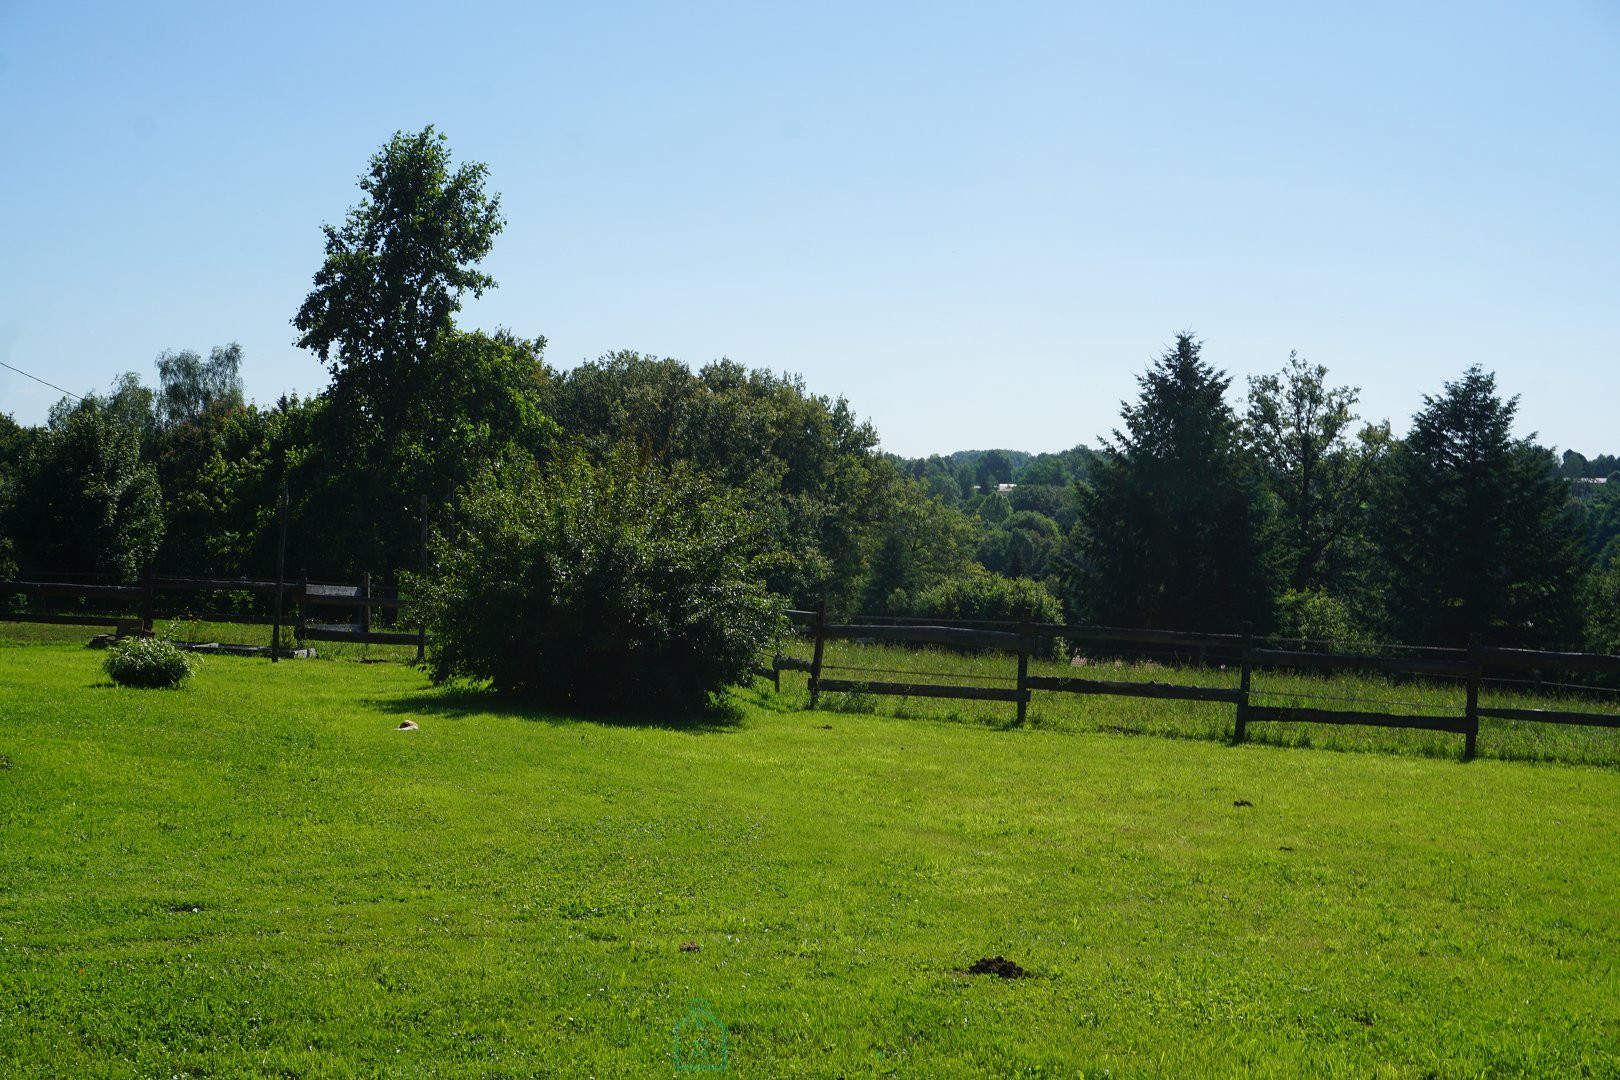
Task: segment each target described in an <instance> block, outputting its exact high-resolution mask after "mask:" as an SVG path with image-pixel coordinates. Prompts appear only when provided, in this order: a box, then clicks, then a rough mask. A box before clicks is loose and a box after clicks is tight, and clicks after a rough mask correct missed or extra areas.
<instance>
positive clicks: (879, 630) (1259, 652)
mask: <svg viewBox="0 0 1620 1080" xmlns="http://www.w3.org/2000/svg"><path fill="white" fill-rule="evenodd" d="M788 618H789V620H790V622H791V623H792V624H794V625H795V626H797V627H798V628H800V629H801V630H802V631H803V632H805V633H806V634H808V635H809V636H810V637H811V638H812V639H813V651H812V655H811V658H810V659H809V660H805V659H803V658H802V657H795V656H789V655H787V654H785V653H782V652H778V653H777V654H776V657H775V659H774V661H773V662H772V665H771V676H772V677H773V678H774V679H775V681H776V685H777V687H778V688H780V687H781V681H782V672H784V671H803V672H805V673H807V674H808V675H809V693H810V702H809V704H810V707H811V708H815V707H816V706H817V705H818V704H819V701H820V695H821V693H822V692H823V691H827V692H838V693H865V694H878V695H893V696H901V697H931V698H962V699H968V700H979V701H1004V702H1010V703H1015V704H1016V705H1017V709H1018V713H1017V722H1018V723H1023V722H1024V720H1025V718H1026V710H1027V707H1028V704H1029V702H1030V700H1031V695H1032V694H1033V693H1035V692H1037V691H1039V692H1044V693H1062V694H1094V695H1113V696H1119V697H1136V698H1157V699H1161V700H1168V701H1202V702H1215V703H1219V704H1226V705H1231V706H1233V707H1234V709H1235V717H1234V723H1233V732H1232V734H1233V740H1234V741H1235V742H1243V741H1244V740H1245V739H1246V738H1247V734H1248V725H1249V724H1251V723H1309V724H1344V725H1364V726H1376V727H1388V728H1405V729H1412V730H1420V731H1440V732H1446V733H1449V734H1455V735H1461V736H1463V740H1464V743H1463V757H1464V758H1472V757H1474V756H1475V754H1476V752H1477V750H1478V738H1479V721H1480V719H1481V718H1482V717H1483V718H1490V719H1500V720H1514V721H1529V722H1535V723H1548V724H1575V725H1585V726H1591V727H1607V728H1620V715H1617V714H1614V713H1604V712H1581V711H1576V710H1573V709H1528V708H1505V707H1496V706H1488V705H1481V704H1480V703H1479V693H1480V686H1481V683H1482V681H1483V680H1484V673H1485V672H1486V671H1487V670H1493V669H1500V668H1512V669H1530V670H1533V671H1535V672H1536V673H1537V679H1538V680H1539V677H1540V672H1541V671H1542V670H1552V669H1558V670H1569V671H1584V672H1596V673H1600V674H1620V656H1607V655H1602V654H1596V653H1572V652H1543V651H1536V650H1529V649H1505V648H1497V647H1488V646H1485V645H1482V644H1480V643H1479V642H1478V641H1475V642H1473V643H1472V644H1470V645H1469V647H1468V648H1466V649H1441V648H1427V647H1424V648H1413V647H1407V646H1400V647H1399V648H1401V649H1403V650H1404V651H1406V652H1407V655H1395V656H1385V655H1374V654H1370V653H1350V652H1311V651H1307V650H1303V649H1274V648H1262V647H1257V646H1256V644H1255V642H1254V638H1253V636H1252V635H1251V634H1248V633H1240V634H1197V633H1184V632H1181V631H1171V630H1138V629H1130V628H1122V627H1103V626H1074V625H1067V624H1057V623H1035V622H988V621H966V620H963V621H957V620H939V619H934V620H927V621H922V620H909V621H906V620H898V619H879V618H875V617H869V616H861V617H859V621H855V622H844V623H835V622H829V621H827V619H826V615H825V612H823V611H803V610H794V611H789V612H788ZM1056 638H1061V639H1063V640H1065V641H1067V642H1070V643H1074V644H1078V643H1086V644H1092V645H1106V646H1118V645H1129V646H1168V647H1171V648H1173V649H1174V650H1176V652H1177V654H1178V655H1191V656H1193V657H1195V658H1196V660H1197V661H1198V662H1200V663H1202V662H1204V661H1206V660H1207V659H1208V658H1210V657H1229V658H1230V659H1231V661H1232V662H1234V663H1235V664H1237V665H1238V668H1239V681H1238V686H1237V688H1236V689H1233V688H1231V687H1220V686H1197V685H1186V684H1180V683H1168V682H1141V681H1134V680H1120V679H1105V678H1098V677H1092V676H1085V675H1067V676H1051V675H1031V674H1029V658H1030V656H1031V655H1032V654H1033V653H1035V652H1037V651H1039V650H1040V649H1041V648H1042V644H1043V643H1046V642H1050V641H1052V640H1053V639H1056ZM839 639H842V640H851V641H855V642H858V643H874V644H875V643H877V642H885V643H894V644H906V645H938V646H945V647H947V648H961V649H974V650H989V651H999V652H1004V653H1012V654H1015V655H1016V657H1017V665H1018V666H1017V676H1016V678H1015V679H1012V680H1009V681H1012V682H1013V683H1014V685H1012V686H1010V687H1009V686H995V687H991V686H977V685H971V684H968V683H964V682H954V683H943V682H933V683H919V682H878V681H867V680H861V679H850V678H828V677H826V675H825V674H824V671H825V670H826V669H827V668H828V665H827V664H826V663H825V657H826V643H827V641H829V640H839ZM1379 647H1380V648H1385V647H1387V648H1396V646H1379ZM833 670H835V671H837V670H860V669H839V668H836V667H834V668H833ZM871 670H874V671H877V670H879V669H871ZM1285 670H1312V671H1358V672H1377V673H1379V674H1383V675H1389V676H1394V677H1412V678H1425V677H1426V678H1435V679H1453V680H1457V681H1458V682H1460V683H1461V686H1460V689H1461V691H1462V693H1461V697H1462V700H1461V701H1459V702H1458V703H1457V704H1456V705H1455V706H1454V707H1453V708H1455V715H1424V714H1420V713H1400V712H1390V711H1387V710H1365V709H1353V708H1347V709H1324V708H1318V707H1315V706H1299V705H1273V704H1256V703H1255V702H1254V700H1253V699H1254V698H1256V697H1261V698H1264V697H1266V696H1267V695H1266V693H1265V692H1264V691H1257V690H1255V688H1254V676H1255V673H1256V672H1264V671H1285ZM913 674H921V673H913ZM981 678H991V677H990V676H981ZM1588 689H1590V688H1588ZM1350 704H1357V703H1356V702H1350ZM1362 704H1366V703H1362ZM1434 708H1438V709H1445V708H1447V707H1446V706H1436V707H1434Z"/></svg>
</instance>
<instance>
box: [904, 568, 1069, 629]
mask: <svg viewBox="0 0 1620 1080" xmlns="http://www.w3.org/2000/svg"><path fill="white" fill-rule="evenodd" d="M896 614H902V615H912V616H925V617H927V618H932V619H975V620H983V621H991V622H1018V621H1022V620H1024V619H1028V620H1030V621H1031V622H1040V623H1057V622H1062V621H1063V605H1062V604H1060V603H1059V602H1058V599H1057V597H1055V596H1053V595H1052V593H1051V591H1050V590H1048V589H1047V588H1046V586H1044V585H1042V584H1041V583H1040V582H1038V581H1031V580H1030V579H1029V578H1007V577H1002V576H1001V575H1000V574H992V573H988V572H987V571H984V570H981V569H979V568H977V567H974V568H973V569H971V570H969V571H968V572H967V573H964V574H961V575H959V576H957V577H953V578H951V579H949V580H947V581H943V582H941V583H939V584H938V585H935V586H933V587H932V588H929V589H924V590H922V591H921V592H919V593H917V594H916V595H915V596H913V597H912V598H911V602H910V604H908V605H907V607H906V610H905V611H903V612H897V613H896Z"/></svg>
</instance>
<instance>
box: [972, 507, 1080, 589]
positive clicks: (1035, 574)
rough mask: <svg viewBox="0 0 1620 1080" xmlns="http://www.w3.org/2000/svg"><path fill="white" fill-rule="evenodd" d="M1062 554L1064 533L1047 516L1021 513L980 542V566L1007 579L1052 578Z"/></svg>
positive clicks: (989, 533) (991, 531)
mask: <svg viewBox="0 0 1620 1080" xmlns="http://www.w3.org/2000/svg"><path fill="white" fill-rule="evenodd" d="M1062 550H1063V533H1062V532H1061V531H1060V530H1059V529H1058V526H1057V522H1055V521H1053V520H1052V519H1051V518H1049V517H1047V516H1046V515H1045V514H1037V513H1035V512H1033V511H1029V510H1021V511H1019V512H1018V513H1015V514H1013V515H1012V516H1011V517H1009V518H1008V519H1007V520H1006V521H1004V522H1002V523H1001V524H1000V525H999V526H997V527H996V528H993V529H990V530H989V531H988V532H986V533H985V535H984V538H983V539H982V540H981V541H980V542H979V563H980V564H981V565H982V566H983V567H984V568H985V569H986V570H989V571H991V572H993V573H997V574H1004V575H1006V576H1007V577H1015V578H1016V577H1031V578H1035V579H1036V580H1037V581H1043V580H1045V579H1046V578H1047V577H1049V576H1050V575H1051V573H1052V571H1053V569H1054V567H1055V564H1056V560H1057V558H1058V556H1059V555H1060V554H1061V553H1062Z"/></svg>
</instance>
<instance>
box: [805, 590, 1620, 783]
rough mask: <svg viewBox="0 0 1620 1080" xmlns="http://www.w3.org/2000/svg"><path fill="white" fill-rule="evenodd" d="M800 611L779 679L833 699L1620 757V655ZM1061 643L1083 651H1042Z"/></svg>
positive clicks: (817, 701) (1089, 723)
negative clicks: (843, 617) (1338, 644)
mask: <svg viewBox="0 0 1620 1080" xmlns="http://www.w3.org/2000/svg"><path fill="white" fill-rule="evenodd" d="M793 617H794V621H795V624H796V626H797V628H798V630H799V636H798V637H797V638H796V639H795V640H794V642H792V643H791V644H789V645H788V646H786V647H785V648H784V649H783V650H781V651H780V652H779V654H778V656H777V658H776V661H775V664H774V665H773V668H774V675H775V677H776V680H777V683H778V685H779V686H780V685H781V682H782V674H783V672H803V673H804V674H805V676H806V679H805V682H804V691H803V693H804V701H805V703H806V704H808V705H814V706H820V707H822V708H828V709H833V710H839V709H850V710H860V711H869V710H870V711H889V712H891V713H894V714H896V715H929V716H939V717H946V718H951V719H960V720H968V721H971V722H981V723H990V724H997V725H1001V726H1015V725H1017V724H1020V723H1031V724H1039V725H1047V726H1053V727H1061V728H1069V729H1075V730H1109V731H1123V732H1130V733H1138V732H1140V733H1149V732H1151V733H1154V734H1161V735H1171V736H1182V737H1195V738H1213V739H1232V740H1234V741H1246V740H1254V741H1260V742H1265V743H1272V744H1281V745H1322V746H1334V747H1340V748H1345V749H1352V748H1365V749H1390V750H1405V751H1408V752H1410V751H1412V750H1416V751H1417V752H1420V753H1425V754H1431V755H1435V756H1442V755H1455V754H1458V753H1459V752H1460V753H1461V755H1462V756H1463V757H1464V758H1468V757H1472V756H1475V755H1476V754H1483V755H1485V756H1490V757H1508V758H1515V759H1521V760H1524V759H1529V760H1564V761H1581V762H1589V763H1593V764H1605V765H1613V764H1620V732H1617V731H1616V729H1620V692H1617V691H1616V690H1615V689H1614V687H1613V686H1612V685H1606V684H1605V682H1604V681H1595V680H1607V681H1608V682H1609V683H1612V682H1613V681H1614V678H1615V676H1617V675H1620V657H1613V656H1600V655H1594V654H1580V653H1556V652H1534V651H1529V650H1516V649H1495V648H1488V647H1485V646H1482V645H1479V644H1478V643H1477V642H1476V643H1474V644H1472V645H1471V646H1470V647H1469V648H1467V649H1430V648H1421V649H1420V648H1410V647H1403V646H1379V647H1377V648H1376V649H1374V648H1371V647H1361V649H1360V651H1357V652H1354V653H1351V652H1334V651H1329V650H1328V649H1321V650H1319V651H1310V650H1308V649H1306V648H1304V647H1302V646H1307V645H1311V644H1320V643H1308V642H1298V641H1288V642H1284V641H1277V640H1259V639H1254V638H1251V637H1249V636H1247V635H1200V634H1180V633H1173V632H1168V631H1142V630H1127V629H1113V628H1101V627H1082V626H1056V625H1044V624H1028V623H1025V624H1008V623H1000V624H992V623H974V624H966V623H939V622H934V623H920V622H918V621H911V622H906V621H901V620H881V621H879V620H866V619H857V620H855V621H854V622H850V623H831V622H828V621H827V620H826V619H825V618H824V617H823V616H822V615H821V614H820V613H817V612H795V613H793ZM1053 639H1061V640H1063V641H1065V642H1067V643H1068V644H1069V647H1070V648H1072V649H1074V650H1075V652H1074V657H1073V659H1065V660H1050V659H1044V658H1043V655H1044V654H1045V652H1046V649H1045V648H1044V643H1045V642H1048V641H1051V640H1053ZM1282 645H1286V646H1288V647H1287V648H1280V647H1277V646H1282ZM1068 653H1069V649H1065V650H1064V655H1065V656H1067V655H1068ZM787 689H788V691H789V693H793V692H794V684H793V683H792V682H791V681H790V683H789V685H788V688H787ZM1103 697H1107V698H1109V699H1110V700H1109V701H1108V702H1106V704H1104V703H1101V702H1099V700H1098V699H1100V698H1103ZM884 702H889V704H883V703H884ZM1009 706H1010V707H1009Z"/></svg>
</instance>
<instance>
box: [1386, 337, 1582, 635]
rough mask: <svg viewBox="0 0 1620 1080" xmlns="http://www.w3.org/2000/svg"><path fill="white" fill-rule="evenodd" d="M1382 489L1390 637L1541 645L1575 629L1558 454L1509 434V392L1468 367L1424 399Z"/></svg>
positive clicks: (1574, 559) (1575, 569)
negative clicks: (1473, 638)
mask: <svg viewBox="0 0 1620 1080" xmlns="http://www.w3.org/2000/svg"><path fill="white" fill-rule="evenodd" d="M1423 400H1424V403H1425V404H1424V408H1423V409H1422V410H1421V411H1419V412H1418V413H1417V415H1416V416H1414V417H1413V418H1412V430H1411V432H1410V434H1408V436H1407V437H1406V440H1405V441H1404V444H1403V445H1402V446H1401V447H1400V448H1399V449H1398V452H1397V453H1396V455H1395V458H1394V469H1393V471H1392V474H1391V477H1390V480H1391V483H1390V485H1389V487H1388V488H1387V489H1386V490H1385V492H1384V493H1383V496H1382V499H1381V502H1382V509H1381V513H1380V519H1381V521H1382V524H1383V529H1382V532H1383V535H1382V542H1383V556H1384V567H1385V570H1386V572H1387V573H1388V574H1389V588H1388V591H1387V594H1388V603H1389V612H1390V620H1391V632H1392V633H1393V634H1394V635H1395V636H1396V638H1397V640H1400V641H1406V642H1411V643H1414V644H1435V645H1450V646H1458V645H1463V644H1466V643H1467V641H1468V639H1469V637H1470V635H1472V634H1475V633H1478V634H1481V635H1483V636H1484V637H1485V639H1486V640H1487V641H1488V642H1491V643H1498V644H1505V645H1523V646H1531V647H1538V646H1539V647H1551V646H1559V645H1568V644H1572V643H1574V642H1576V641H1578V640H1579V638H1580V636H1581V619H1580V614H1579V608H1578V588H1579V583H1580V580H1581V577H1582V575H1583V573H1584V572H1585V569H1586V556H1585V553H1584V551H1583V550H1582V546H1581V541H1580V534H1579V531H1578V528H1577V526H1576V523H1575V519H1574V516H1573V513H1572V511H1571V508H1570V503H1569V485H1568V483H1567V482H1566V481H1565V480H1563V479H1562V478H1560V477H1559V475H1558V472H1557V462H1556V459H1555V458H1554V457H1553V456H1552V455H1551V454H1550V453H1548V452H1547V451H1545V450H1543V449H1541V448H1540V447H1537V446H1535V445H1534V444H1533V443H1531V442H1530V441H1529V440H1527V439H1514V438H1513V437H1512V427H1513V419H1514V415H1515V413H1516V412H1517V409H1518V398H1516V397H1515V398H1512V399H1509V400H1507V401H1503V400H1502V399H1501V398H1500V397H1498V396H1497V394H1496V377H1495V376H1494V375H1492V374H1490V373H1488V372H1485V371H1483V370H1481V369H1480V368H1479V367H1478V366H1474V367H1470V368H1469V369H1468V370H1466V371H1465V372H1463V375H1462V377H1461V378H1460V379H1458V380H1457V381H1455V382H1448V383H1446V388H1445V392H1444V393H1443V394H1441V395H1440V396H1439V397H1428V396H1425V397H1424V399H1423Z"/></svg>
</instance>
